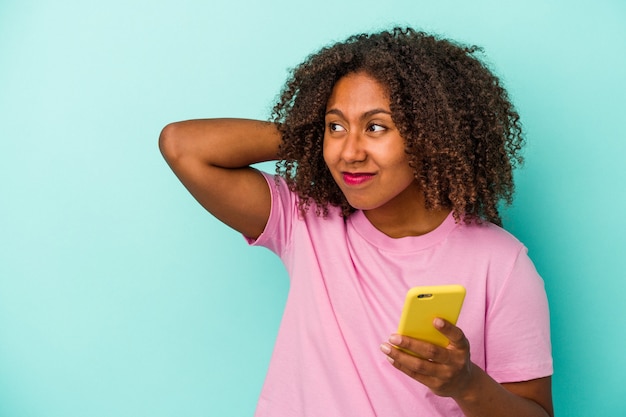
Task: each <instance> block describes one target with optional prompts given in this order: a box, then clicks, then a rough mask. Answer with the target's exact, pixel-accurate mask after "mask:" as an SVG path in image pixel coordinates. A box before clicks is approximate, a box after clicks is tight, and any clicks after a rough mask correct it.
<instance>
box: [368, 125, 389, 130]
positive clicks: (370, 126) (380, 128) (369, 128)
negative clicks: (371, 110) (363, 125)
mask: <svg viewBox="0 0 626 417" xmlns="http://www.w3.org/2000/svg"><path fill="white" fill-rule="evenodd" d="M385 130H387V128H386V127H385V126H383V125H379V124H376V123H372V124H370V125H369V126H367V131H368V132H383V131H385Z"/></svg>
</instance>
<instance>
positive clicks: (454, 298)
mask: <svg viewBox="0 0 626 417" xmlns="http://www.w3.org/2000/svg"><path fill="white" fill-rule="evenodd" d="M464 299H465V288H464V287H463V286H461V285H435V286H427V287H414V288H411V289H410V290H409V291H408V292H407V294H406V299H405V302H404V308H403V310H402V315H401V317H400V324H399V325H398V334H402V335H405V336H409V337H412V338H414V339H420V340H425V341H427V342H430V343H433V344H435V345H439V346H443V347H445V346H447V345H448V339H447V338H446V337H445V336H444V335H442V334H441V333H439V331H438V330H437V329H435V327H434V326H433V320H434V319H435V318H436V317H440V318H442V319H445V320H447V321H449V322H450V323H452V324H456V321H457V319H458V317H459V314H460V313H461V307H462V306H463V300H464Z"/></svg>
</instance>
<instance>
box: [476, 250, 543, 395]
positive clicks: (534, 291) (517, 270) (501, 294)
mask: <svg viewBox="0 0 626 417" xmlns="http://www.w3.org/2000/svg"><path fill="white" fill-rule="evenodd" d="M486 314H487V317H486V329H485V330H486V331H485V342H486V343H485V349H486V352H485V353H486V371H487V373H488V374H489V375H490V376H491V377H492V378H494V379H495V380H496V381H498V382H500V383H506V382H521V381H528V380H531V379H536V378H542V377H545V376H549V375H552V373H553V365H552V351H551V350H552V348H551V342H550V313H549V308H548V300H547V296H546V292H545V288H544V282H543V279H542V278H541V277H540V276H539V274H538V273H537V270H536V269H535V266H534V264H533V263H532V261H531V260H530V258H529V257H528V254H527V249H526V248H525V247H522V249H521V250H520V252H519V253H518V256H517V258H516V259H515V262H514V264H513V266H512V269H511V272H510V274H509V276H508V277H507V279H506V280H504V282H503V284H502V286H501V287H500V288H499V289H498V291H497V293H496V294H495V297H494V299H493V300H491V301H490V302H489V306H488V310H487V313H486Z"/></svg>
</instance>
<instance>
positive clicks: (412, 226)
mask: <svg viewBox="0 0 626 417" xmlns="http://www.w3.org/2000/svg"><path fill="white" fill-rule="evenodd" d="M409 188H412V190H407V191H409V192H408V193H407V192H406V191H405V193H403V194H404V195H402V196H398V197H400V198H398V197H396V200H395V201H393V202H389V203H387V204H385V205H384V206H382V207H378V208H376V209H372V210H365V211H364V214H365V217H367V219H368V220H369V221H370V223H372V225H373V226H374V227H375V228H377V229H378V230H380V231H381V232H383V233H384V234H386V235H387V236H389V237H392V238H401V237H406V236H421V235H424V234H426V233H429V232H432V231H433V230H435V229H436V228H437V227H439V225H440V224H441V223H443V221H444V220H445V219H446V217H448V214H450V210H448V209H443V210H427V209H426V207H425V203H424V194H423V193H422V192H421V191H420V190H419V189H417V188H415V187H409Z"/></svg>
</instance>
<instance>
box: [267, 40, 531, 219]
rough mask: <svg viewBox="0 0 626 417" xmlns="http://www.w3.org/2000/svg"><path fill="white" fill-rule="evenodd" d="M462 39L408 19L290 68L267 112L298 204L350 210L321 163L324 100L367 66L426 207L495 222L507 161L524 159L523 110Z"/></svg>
mask: <svg viewBox="0 0 626 417" xmlns="http://www.w3.org/2000/svg"><path fill="white" fill-rule="evenodd" d="M478 52H482V49H481V48H479V47H476V46H463V45H460V44H457V43H455V42H453V41H451V40H447V39H442V38H439V37H436V36H433V35H430V34H427V33H424V32H419V31H415V30H413V29H411V28H394V29H392V30H390V31H383V32H380V33H375V34H360V35H355V36H351V37H350V38H348V39H347V40H346V41H345V42H340V43H336V44H334V45H332V46H328V47H325V48H322V49H321V50H320V51H319V52H317V53H315V54H313V55H311V56H309V57H308V58H307V59H306V60H305V61H304V62H303V63H302V64H300V65H299V66H297V67H296V68H295V69H293V70H292V71H291V75H290V77H289V79H288V81H287V83H286V85H285V87H284V88H283V90H282V92H281V95H280V99H279V101H278V103H277V104H276V105H275V106H274V109H273V112H272V121H273V122H274V123H276V125H277V126H278V129H279V131H280V133H281V134H282V143H281V146H280V149H279V161H278V162H277V164H276V172H277V174H278V175H280V176H282V177H283V178H285V180H286V182H287V184H288V186H289V188H290V189H291V190H292V191H294V192H296V193H297V194H298V196H299V198H300V207H299V208H300V210H301V211H302V212H303V213H304V212H305V211H307V210H308V208H309V207H310V206H311V204H313V203H315V207H316V214H317V215H323V216H326V215H328V206H329V205H331V206H338V207H340V208H341V213H342V215H343V216H344V217H347V216H349V215H350V213H352V212H354V208H352V207H350V205H349V204H348V202H347V200H346V198H345V197H344V195H343V193H342V192H341V190H340V189H339V186H338V185H337V184H336V183H335V181H334V179H333V177H332V176H331V174H330V172H329V170H328V168H327V167H326V164H325V162H324V158H323V154H322V148H323V139H324V128H325V125H324V117H325V112H326V105H327V101H328V99H329V97H330V95H331V93H332V90H333V87H334V85H335V83H336V82H337V81H338V80H339V79H341V78H342V77H344V76H345V75H347V74H350V73H355V72H364V73H366V74H368V75H369V76H371V77H373V78H374V79H376V80H377V81H378V82H380V83H381V85H383V87H384V88H385V89H386V91H387V93H388V97H389V101H390V109H391V113H392V119H393V121H394V123H395V125H396V127H397V128H398V131H399V132H400V135H401V136H402V138H403V139H404V140H405V142H406V152H407V154H408V158H409V164H410V166H411V167H412V168H413V170H414V173H415V178H416V180H417V182H418V184H419V185H420V186H421V189H422V190H423V192H424V195H425V202H426V208H427V209H450V210H452V211H453V214H454V217H455V219H456V220H457V221H460V220H463V221H464V222H466V223H470V222H472V221H476V222H481V221H483V220H487V221H490V222H492V223H495V224H498V225H501V218H500V213H499V210H498V205H499V203H500V202H501V201H504V202H506V203H507V204H511V202H512V198H513V191H514V184H513V169H514V168H515V167H516V166H517V165H519V164H521V163H522V162H523V159H522V156H521V152H520V151H521V148H522V145H523V144H524V139H523V135H522V128H521V123H520V118H519V115H518V113H517V111H516V110H515V108H514V106H513V105H512V103H511V102H510V100H509V98H508V95H507V92H506V91H505V89H504V88H503V87H502V85H501V83H500V81H499V79H498V78H497V77H496V76H495V75H494V74H493V73H492V72H491V71H490V70H489V69H488V68H487V66H486V65H485V64H484V63H483V62H482V61H481V60H480V59H479V58H478V57H477V56H476V55H477V53H478Z"/></svg>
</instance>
